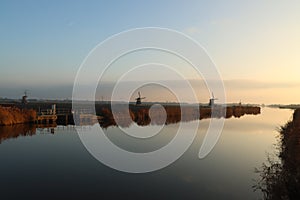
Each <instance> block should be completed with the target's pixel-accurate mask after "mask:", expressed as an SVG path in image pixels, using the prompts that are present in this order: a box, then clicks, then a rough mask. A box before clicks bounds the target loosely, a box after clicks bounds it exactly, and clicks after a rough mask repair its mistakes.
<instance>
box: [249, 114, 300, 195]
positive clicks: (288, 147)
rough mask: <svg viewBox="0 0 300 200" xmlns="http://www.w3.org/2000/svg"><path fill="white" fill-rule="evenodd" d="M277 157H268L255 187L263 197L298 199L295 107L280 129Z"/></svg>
mask: <svg viewBox="0 0 300 200" xmlns="http://www.w3.org/2000/svg"><path fill="white" fill-rule="evenodd" d="M278 150H279V153H278V157H279V159H280V161H277V159H273V158H269V160H268V162H267V163H264V164H263V166H262V167H261V169H258V170H257V172H258V173H260V177H261V179H260V180H259V181H258V183H257V185H255V186H254V188H255V189H259V190H261V191H262V192H263V194H264V199H270V200H273V199H300V109H296V110H295V111H294V114H293V119H292V121H290V122H288V123H287V124H286V125H284V126H282V127H281V129H280V142H279V147H278Z"/></svg>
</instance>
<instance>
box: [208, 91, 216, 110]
mask: <svg viewBox="0 0 300 200" xmlns="http://www.w3.org/2000/svg"><path fill="white" fill-rule="evenodd" d="M211 94H212V98H210V99H209V104H208V105H209V106H210V107H213V106H214V105H215V100H218V99H217V98H215V96H214V93H213V92H212V93H211Z"/></svg>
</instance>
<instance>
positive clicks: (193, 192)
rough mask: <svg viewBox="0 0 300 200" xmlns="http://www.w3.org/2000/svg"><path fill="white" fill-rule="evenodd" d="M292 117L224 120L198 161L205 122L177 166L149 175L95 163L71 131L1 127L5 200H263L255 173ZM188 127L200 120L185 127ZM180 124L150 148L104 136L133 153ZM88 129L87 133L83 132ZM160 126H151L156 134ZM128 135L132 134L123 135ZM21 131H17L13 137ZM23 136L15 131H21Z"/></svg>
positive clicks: (267, 111)
mask: <svg viewBox="0 0 300 200" xmlns="http://www.w3.org/2000/svg"><path fill="white" fill-rule="evenodd" d="M291 116H292V110H281V109H274V108H263V109H262V111H261V114H260V115H245V116H242V117H241V118H230V119H226V121H225V126H224V129H223V132H222V135H221V137H220V138H219V141H218V143H217V144H216V146H215V148H214V149H213V150H212V152H211V153H210V154H208V156H206V157H205V158H203V159H199V158H198V153H199V149H200V146H201V144H202V142H203V138H204V135H205V132H206V130H207V127H208V124H209V119H205V120H201V121H200V126H199V129H198V133H197V136H196V138H195V140H194V142H193V144H192V145H191V147H190V148H189V149H188V150H187V151H186V152H185V154H184V155H183V156H182V157H180V158H179V159H178V160H177V161H175V162H174V163H172V164H171V165H169V166H167V167H165V168H163V169H161V170H158V171H154V172H150V173H144V174H129V173H124V172H120V171H116V170H114V169H111V168H109V167H107V166H106V165H104V164H102V163H100V162H99V161H97V160H96V159H95V158H94V157H92V156H91V155H90V154H89V153H88V151H87V150H86V149H85V147H84V146H83V144H82V143H81V140H80V138H79V136H78V134H77V132H76V131H75V129H74V128H73V127H72V126H68V127H64V126H58V127H55V128H52V129H50V128H45V129H43V128H37V129H36V128H33V129H31V128H27V127H26V126H25V125H17V126H12V127H1V128H0V137H1V144H0V158H1V161H0V188H1V189H0V190H1V194H0V197H1V199H54V198H55V199H100V198H105V199H109V198H110V199H112V198H114V199H115V198H117V199H259V198H262V194H261V193H260V192H259V191H256V192H254V191H253V189H252V186H253V185H254V184H255V179H257V178H259V177H258V174H256V173H255V172H254V169H255V168H258V167H260V166H261V164H262V163H263V162H265V161H266V159H267V155H268V154H274V152H275V151H276V148H275V146H274V145H275V144H276V143H277V142H278V139H277V137H278V135H279V133H278V131H277V129H278V128H279V127H280V126H282V125H284V124H285V123H286V122H287V121H288V120H289V119H290V118H291ZM184 123H186V124H187V125H189V124H190V125H192V123H197V122H196V121H190V122H184ZM178 126H179V125H178V124H169V125H166V126H165V127H164V128H163V129H162V131H161V133H160V134H159V135H157V136H155V137H152V138H151V139H150V140H149V141H147V142H146V141H145V140H133V139H132V138H130V137H129V136H127V135H125V134H123V133H122V132H121V130H120V129H119V128H117V127H115V126H111V127H108V128H107V129H103V130H104V132H105V133H106V135H107V136H108V137H109V138H110V139H111V141H113V142H114V143H117V144H118V146H120V147H122V148H124V149H127V150H130V151H135V152H148V151H152V150H155V149H158V148H160V147H162V146H164V144H166V143H167V142H168V141H170V140H171V139H172V138H173V137H174V134H175V132H176V130H177V128H178ZM83 128H88V127H83ZM156 128H157V127H155V125H150V126H145V127H144V129H147V130H148V131H151V130H152V129H156ZM124 129H125V130H126V131H129V132H130V129H134V127H129V128H124ZM14 130H15V131H14ZM16 130H17V131H16Z"/></svg>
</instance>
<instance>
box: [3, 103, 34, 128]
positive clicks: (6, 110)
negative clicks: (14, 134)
mask: <svg viewBox="0 0 300 200" xmlns="http://www.w3.org/2000/svg"><path fill="white" fill-rule="evenodd" d="M35 119H36V111H35V110H32V109H20V108H17V107H2V106H0V125H1V126H3V125H13V124H24V123H30V122H34V121H35Z"/></svg>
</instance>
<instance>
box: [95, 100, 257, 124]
mask: <svg viewBox="0 0 300 200" xmlns="http://www.w3.org/2000/svg"><path fill="white" fill-rule="evenodd" d="M163 107H164V108H163V109H164V110H162V108H161V107H153V108H151V107H150V106H134V105H130V106H129V107H128V105H115V106H114V109H113V112H112V109H111V107H110V106H109V105H106V106H103V107H101V108H100V109H96V113H97V114H99V115H100V116H102V120H101V122H100V125H101V126H102V127H108V126H113V125H116V124H118V125H119V126H122V127H128V126H130V124H131V123H132V122H135V123H137V124H138V125H141V126H146V125H149V124H158V125H161V124H173V123H178V122H180V121H183V122H187V121H193V120H199V119H207V118H211V117H214V118H221V117H225V118H230V117H241V116H243V115H245V114H259V113H260V107H252V106H231V107H215V108H214V109H213V110H212V108H210V107H195V106H181V107H180V106H168V105H164V106H163Z"/></svg>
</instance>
